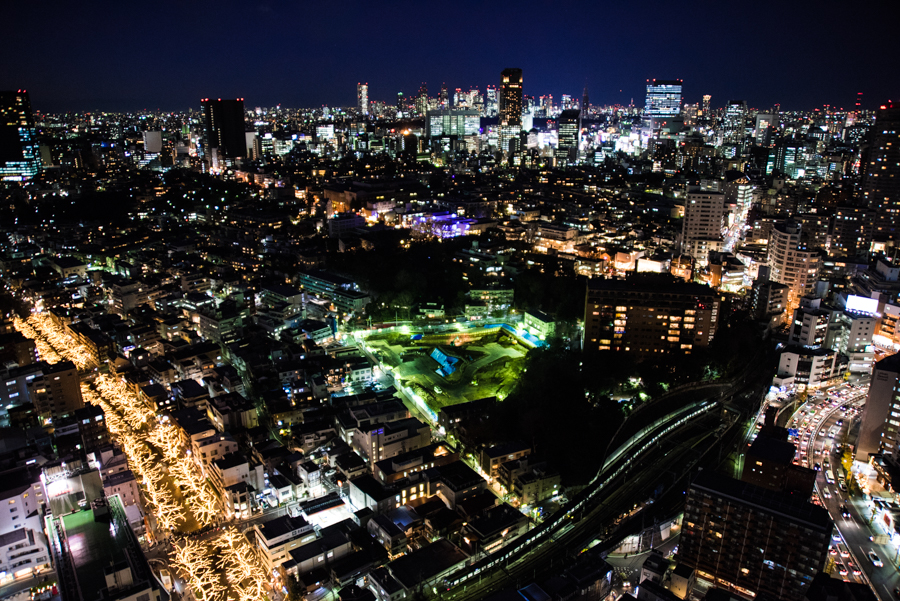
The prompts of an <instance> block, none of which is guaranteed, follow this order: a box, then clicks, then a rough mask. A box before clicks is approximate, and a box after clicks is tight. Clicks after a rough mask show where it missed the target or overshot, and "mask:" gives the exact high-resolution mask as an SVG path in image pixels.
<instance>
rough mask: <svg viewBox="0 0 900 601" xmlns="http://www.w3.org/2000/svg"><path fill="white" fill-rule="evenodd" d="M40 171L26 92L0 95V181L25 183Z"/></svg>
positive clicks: (32, 118)
mask: <svg viewBox="0 0 900 601" xmlns="http://www.w3.org/2000/svg"><path fill="white" fill-rule="evenodd" d="M40 172H41V160H40V153H39V152H38V144H37V140H36V133H35V128H34V115H33V114H32V113H31V99H30V98H29V96H28V92H27V91H26V90H16V91H8V92H0V181H4V182H25V181H29V180H31V179H33V178H34V177H35V176H36V175H37V174H38V173H40Z"/></svg>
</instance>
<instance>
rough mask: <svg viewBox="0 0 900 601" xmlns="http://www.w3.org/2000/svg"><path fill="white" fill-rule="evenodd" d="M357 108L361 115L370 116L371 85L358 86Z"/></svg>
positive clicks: (361, 84)
mask: <svg viewBox="0 0 900 601" xmlns="http://www.w3.org/2000/svg"><path fill="white" fill-rule="evenodd" d="M356 108H357V110H359V113H360V114H361V115H368V114H369V84H367V83H358V84H356Z"/></svg>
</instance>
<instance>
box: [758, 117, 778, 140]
mask: <svg viewBox="0 0 900 601" xmlns="http://www.w3.org/2000/svg"><path fill="white" fill-rule="evenodd" d="M774 126H775V115H773V114H772V113H757V114H756V128H755V137H756V144H757V145H758V146H768V145H769V142H770V141H771V138H772V129H773V128H774Z"/></svg>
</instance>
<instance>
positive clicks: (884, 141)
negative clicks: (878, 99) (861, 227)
mask: <svg viewBox="0 0 900 601" xmlns="http://www.w3.org/2000/svg"><path fill="white" fill-rule="evenodd" d="M869 136H870V137H869V140H870V142H869V157H868V160H867V161H866V169H865V172H864V174H863V181H862V190H863V199H864V201H865V202H866V203H867V204H868V205H869V208H870V209H873V210H874V211H875V230H874V235H875V239H876V240H879V241H880V240H895V239H897V238H900V106H898V107H895V106H894V105H893V104H890V105H882V107H881V108H880V109H879V110H878V111H877V112H876V113H875V123H874V124H873V125H872V127H871V128H870V129H869Z"/></svg>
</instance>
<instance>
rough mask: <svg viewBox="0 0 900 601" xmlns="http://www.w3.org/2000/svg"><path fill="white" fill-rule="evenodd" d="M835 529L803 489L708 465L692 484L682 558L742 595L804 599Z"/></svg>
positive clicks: (699, 571)
mask: <svg viewBox="0 0 900 601" xmlns="http://www.w3.org/2000/svg"><path fill="white" fill-rule="evenodd" d="M833 528H834V525H833V523H832V521H831V517H830V516H829V515H828V511H827V510H826V509H825V508H824V507H820V506H818V505H814V504H813V503H810V502H809V501H808V500H807V499H804V498H803V497H802V495H798V494H795V495H792V494H789V493H785V492H779V491H775V490H767V489H765V488H762V487H759V486H754V485H753V484H749V483H747V482H741V481H740V480H735V479H734V478H729V477H728V476H723V475H721V474H715V473H712V472H711V471H706V470H705V471H703V472H701V473H700V475H699V476H697V478H696V479H695V480H694V482H693V483H691V485H690V487H689V488H688V493H687V500H686V502H685V508H684V519H683V521H682V531H681V541H680V542H679V545H678V555H677V560H678V562H679V563H681V564H685V565H687V566H689V567H692V568H694V569H695V570H697V572H698V575H699V576H701V577H703V578H706V579H709V580H711V581H713V582H714V583H715V584H717V585H718V586H720V587H724V588H730V589H732V590H734V591H735V592H737V593H741V594H742V596H748V597H751V598H752V597H757V598H767V599H768V598H771V599H784V600H785V601H787V600H795V599H802V598H803V592H804V591H805V590H806V589H807V588H808V587H809V585H810V584H811V583H812V579H813V578H814V577H815V576H816V574H817V573H818V572H819V571H821V570H822V569H823V568H824V567H825V561H826V559H827V558H828V546H829V544H830V542H831V533H832V530H833Z"/></svg>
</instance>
